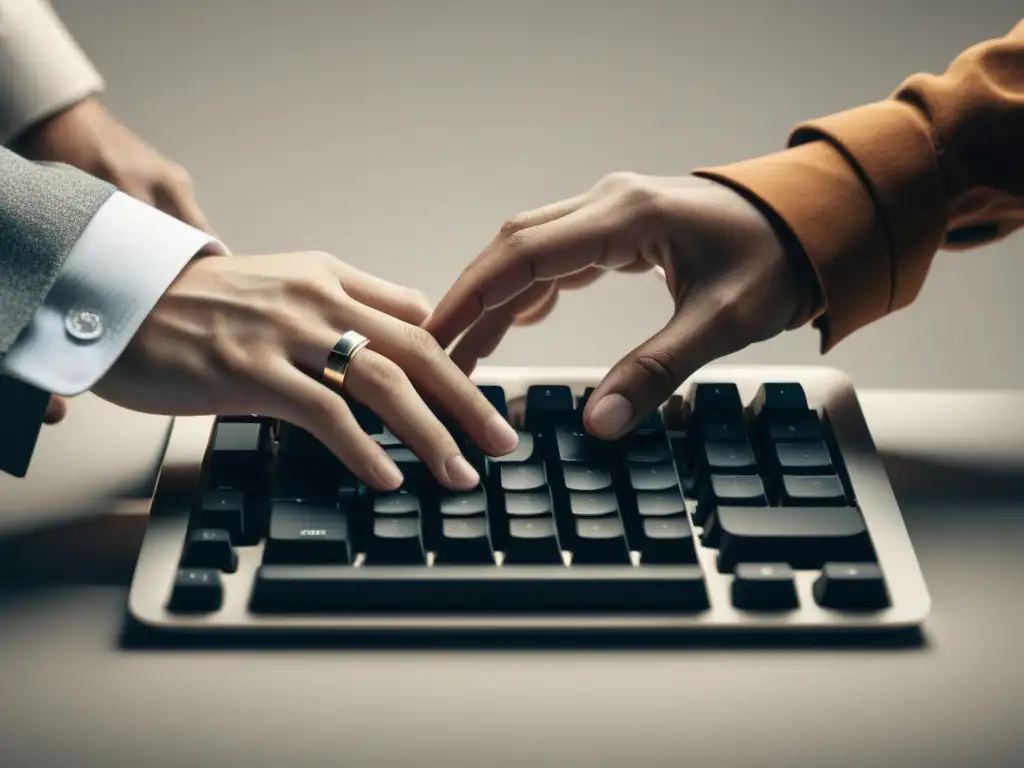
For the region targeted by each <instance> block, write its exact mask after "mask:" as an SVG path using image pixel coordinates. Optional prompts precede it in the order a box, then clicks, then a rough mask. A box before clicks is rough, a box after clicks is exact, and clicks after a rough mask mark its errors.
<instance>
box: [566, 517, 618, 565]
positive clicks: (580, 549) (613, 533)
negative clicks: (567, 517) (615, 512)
mask: <svg viewBox="0 0 1024 768" xmlns="http://www.w3.org/2000/svg"><path fill="white" fill-rule="evenodd" d="M572 562H573V565H574V566H575V565H576V564H577V563H581V564H583V563H589V564H598V563H604V564H609V565H614V564H629V549H628V548H627V547H626V532H625V531H624V530H623V528H622V521H621V520H619V518H618V517H617V516H616V517H603V518H595V519H585V518H579V519H577V520H576V542H575V544H573V548H572Z"/></svg>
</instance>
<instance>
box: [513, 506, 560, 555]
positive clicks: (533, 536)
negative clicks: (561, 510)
mask: <svg viewBox="0 0 1024 768" xmlns="http://www.w3.org/2000/svg"><path fill="white" fill-rule="evenodd" d="M505 562H506V563H513V564H520V563H545V564H551V565H555V564H559V563H561V562H562V551H561V550H560V549H559V547H558V535H557V532H556V529H555V521H554V520H553V519H551V517H528V518H521V519H520V518H516V519H512V520H509V524H508V539H507V541H506V543H505Z"/></svg>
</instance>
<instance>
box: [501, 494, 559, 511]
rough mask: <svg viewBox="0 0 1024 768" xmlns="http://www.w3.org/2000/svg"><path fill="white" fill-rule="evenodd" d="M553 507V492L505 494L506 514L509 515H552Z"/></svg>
mask: <svg viewBox="0 0 1024 768" xmlns="http://www.w3.org/2000/svg"><path fill="white" fill-rule="evenodd" d="M551 509H552V507H551V494H549V493H548V492H547V491H527V492H526V493H506V494H505V514H507V515H508V516H509V517H535V516H537V515H550V514H551Z"/></svg>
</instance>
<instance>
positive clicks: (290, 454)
mask: <svg viewBox="0 0 1024 768" xmlns="http://www.w3.org/2000/svg"><path fill="white" fill-rule="evenodd" d="M277 441H278V460H279V461H283V462H285V463H288V464H291V463H298V464H302V463H309V462H315V463H320V464H332V463H334V462H336V461H337V457H336V456H335V455H334V454H333V453H331V451H330V449H328V448H327V447H326V446H325V445H324V444H323V443H321V442H320V441H319V440H317V439H316V438H315V437H314V436H313V435H311V434H310V433H309V432H307V431H306V430H304V429H302V428H301V427H297V426H295V425H294V424H292V423H290V422H287V421H282V422H280V427H279V431H278V437H277Z"/></svg>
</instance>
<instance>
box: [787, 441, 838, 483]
mask: <svg viewBox="0 0 1024 768" xmlns="http://www.w3.org/2000/svg"><path fill="white" fill-rule="evenodd" d="M772 462H773V464H774V465H775V468H776V469H777V470H778V471H779V472H781V473H782V474H783V475H829V474H832V473H833V472H835V469H834V467H833V466H832V457H831V456H830V455H829V452H828V448H827V447H826V446H825V443H824V442H822V441H820V440H819V441H817V442H813V443H775V444H774V446H773V450H772Z"/></svg>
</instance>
